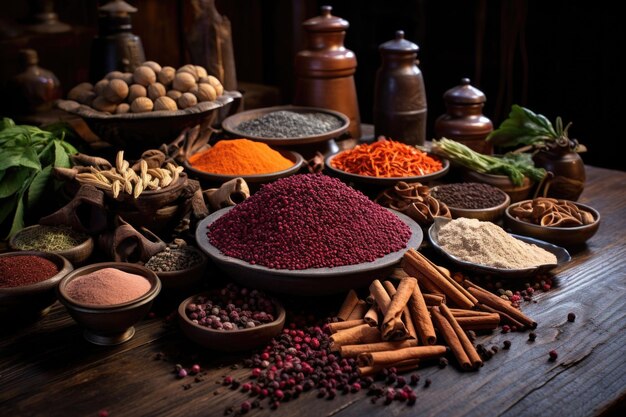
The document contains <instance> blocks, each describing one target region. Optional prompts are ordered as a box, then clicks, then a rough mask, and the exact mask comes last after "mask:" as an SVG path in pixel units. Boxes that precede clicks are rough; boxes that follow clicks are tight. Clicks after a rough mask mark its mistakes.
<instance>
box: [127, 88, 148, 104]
mask: <svg viewBox="0 0 626 417" xmlns="http://www.w3.org/2000/svg"><path fill="white" fill-rule="evenodd" d="M147 96H148V90H147V89H146V87H144V86H143V85H141V84H133V85H131V86H130V88H129V89H128V102H129V103H132V102H133V101H135V99H136V98H138V97H147Z"/></svg>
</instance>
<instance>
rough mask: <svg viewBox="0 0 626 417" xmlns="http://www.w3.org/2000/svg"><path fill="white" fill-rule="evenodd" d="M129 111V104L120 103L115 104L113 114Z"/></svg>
mask: <svg viewBox="0 0 626 417" xmlns="http://www.w3.org/2000/svg"><path fill="white" fill-rule="evenodd" d="M129 111H130V104H128V103H120V104H118V105H117V109H115V114H126V113H128V112H129Z"/></svg>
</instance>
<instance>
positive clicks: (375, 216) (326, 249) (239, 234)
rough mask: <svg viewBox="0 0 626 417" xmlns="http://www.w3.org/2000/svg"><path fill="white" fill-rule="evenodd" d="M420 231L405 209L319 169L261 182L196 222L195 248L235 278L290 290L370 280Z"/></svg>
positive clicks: (327, 289) (306, 291)
mask: <svg viewBox="0 0 626 417" xmlns="http://www.w3.org/2000/svg"><path fill="white" fill-rule="evenodd" d="M422 238H423V232H422V229H421V227H420V226H419V225H418V224H417V223H416V222H415V221H414V220H412V219H411V218H409V217H408V216H405V215H403V214H401V213H397V212H392V211H391V210H388V209H385V208H383V207H381V206H379V205H378V204H376V203H374V202H372V201H371V200H370V199H368V198H367V197H366V196H365V195H364V194H363V193H361V192H359V191H356V190H354V189H353V188H351V187H348V186H347V185H346V184H344V183H342V182H341V181H340V180H338V179H336V178H331V177H328V176H326V175H321V174H302V175H294V176H291V177H287V178H282V179H280V180H277V181H275V182H273V183H270V184H266V185H264V186H263V187H262V188H261V190H259V191H258V192H257V193H255V194H253V195H252V196H250V197H249V198H248V199H246V200H245V201H244V202H242V203H240V204H238V205H237V206H235V207H228V208H225V209H221V210H218V211H216V212H215V213H212V214H210V215H209V216H208V217H206V218H205V219H204V220H202V221H201V222H200V223H199V224H198V226H197V229H196V242H197V243H198V246H199V247H200V249H202V250H203V251H204V252H205V253H206V254H207V255H209V257H210V258H211V259H212V260H213V261H214V262H215V263H216V265H217V266H218V267H220V268H221V269H222V270H223V271H225V272H226V273H227V274H228V275H229V277H230V278H231V279H232V280H233V281H236V282H238V283H240V284H242V285H246V286H249V287H252V288H260V289H266V290H270V291H275V292H282V293H289V294H296V295H321V294H331V293H339V292H343V291H347V290H349V289H351V288H358V287H363V286H366V285H369V283H370V282H371V281H372V280H373V279H375V278H376V277H380V276H382V275H384V274H386V273H387V272H391V270H393V268H394V267H395V266H396V265H397V264H398V262H399V261H400V259H401V258H402V256H403V255H404V253H405V252H406V250H408V249H409V248H418V247H419V246H420V244H421V242H422Z"/></svg>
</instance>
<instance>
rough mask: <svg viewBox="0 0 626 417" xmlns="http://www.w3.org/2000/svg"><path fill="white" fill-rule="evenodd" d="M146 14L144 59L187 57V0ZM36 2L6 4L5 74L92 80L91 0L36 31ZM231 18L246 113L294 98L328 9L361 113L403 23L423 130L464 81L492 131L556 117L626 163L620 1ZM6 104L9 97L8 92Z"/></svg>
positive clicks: (353, 9) (280, 8)
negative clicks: (384, 46) (23, 68)
mask: <svg viewBox="0 0 626 417" xmlns="http://www.w3.org/2000/svg"><path fill="white" fill-rule="evenodd" d="M128 2H129V3H131V4H133V5H135V6H136V7H137V8H138V9H139V11H138V12H137V13H136V14H134V15H133V32H134V33H135V34H137V35H139V36H140V37H141V39H142V42H143V45H144V49H145V52H146V56H147V58H148V59H151V60H154V61H157V62H159V63H161V64H162V65H172V66H180V65H183V64H185V63H188V62H189V54H188V53H187V51H186V49H185V45H186V43H185V40H186V34H188V32H189V30H190V29H191V27H192V25H193V18H192V11H191V0H159V1H154V0H152V1H150V0H129V1H128ZM35 3H37V2H36V1H31V2H10V3H8V2H5V4H3V10H2V12H1V14H0V25H1V26H0V27H1V31H0V80H2V82H4V81H6V80H7V79H9V78H10V77H11V76H13V75H15V74H16V73H18V72H19V68H18V65H17V51H18V50H19V49H20V48H23V47H32V48H34V49H36V50H37V51H38V52H39V54H40V65H41V66H42V67H44V68H48V69H50V70H52V71H53V72H54V73H55V74H56V75H57V76H58V77H59V79H60V80H61V83H62V86H63V88H64V92H65V93H67V91H68V90H69V88H71V87H72V86H73V85H75V84H76V83H78V82H81V81H85V80H87V77H88V70H89V68H88V63H89V50H90V43H91V39H92V38H93V36H94V35H95V34H96V32H97V5H98V4H99V3H100V4H102V3H104V2H102V1H100V2H98V1H96V0H83V1H81V0H62V1H61V0H57V1H56V2H55V11H56V12H57V13H58V14H59V17H60V19H61V20H62V21H64V22H66V23H69V24H71V25H72V28H73V29H72V31H71V32H68V33H64V34H56V35H33V34H30V33H28V32H27V31H25V30H24V24H25V23H27V20H28V17H29V15H30V14H31V13H32V10H34V4H35ZM216 4H217V9H218V10H219V11H220V13H221V14H223V15H225V16H227V17H228V18H229V19H230V21H231V24H232V32H233V34H232V38H233V46H234V51H235V62H236V69H237V78H238V80H239V81H240V83H239V89H240V90H241V91H243V92H244V97H247V99H246V101H245V104H246V105H247V106H248V107H249V108H250V107H254V106H265V105H273V104H286V103H290V102H291V98H292V93H293V87H294V77H293V59H294V56H295V54H296V53H297V52H298V51H299V50H301V49H303V48H304V43H303V40H304V39H303V36H302V35H303V34H302V29H301V26H300V25H301V23H302V21H304V20H306V19H307V18H310V17H314V16H316V15H318V14H319V10H320V6H322V5H325V4H328V5H331V6H333V14H334V15H336V16H340V17H342V18H344V19H346V20H347V21H348V22H349V23H350V28H349V29H348V32H347V34H346V41H345V46H346V47H347V48H348V49H351V50H352V51H354V52H355V54H356V56H357V59H358V68H357V72H356V75H355V82H356V86H357V94H358V98H359V105H360V112H361V119H362V121H363V122H366V123H371V122H372V98H373V86H374V80H375V77H376V70H377V69H378V66H379V65H380V60H379V54H378V46H379V45H380V44H381V43H383V42H386V41H388V40H391V39H392V38H393V36H394V32H395V31H396V30H400V29H401V30H404V31H405V37H406V38H407V39H408V40H411V41H413V42H415V43H416V44H418V45H419V47H420V51H419V54H418V58H419V60H420V69H421V70H422V73H423V76H424V81H425V85H426V93H427V99H428V137H430V138H432V135H433V125H434V120H435V119H436V118H437V117H438V116H439V115H441V114H443V113H444V112H445V108H444V105H443V99H442V95H443V93H444V92H445V91H446V90H447V89H449V88H452V87H454V86H456V85H457V84H458V83H459V81H460V79H461V78H463V77H469V78H470V79H471V82H472V84H473V85H474V86H476V87H477V88H480V89H481V90H482V91H483V92H484V93H485V94H486V96H487V103H486V105H485V108H484V114H485V115H486V116H487V117H489V118H491V119H492V121H493V122H494V124H495V125H496V126H498V125H499V124H500V122H502V120H503V119H504V118H506V116H507V114H508V112H509V110H510V108H511V105H512V104H520V105H523V106H525V107H527V108H529V109H531V110H533V111H535V112H537V113H541V114H543V115H545V116H546V117H548V118H549V119H550V120H551V121H552V122H554V120H555V118H556V117H557V116H561V117H562V118H563V121H564V122H566V123H567V122H570V121H571V122H573V125H572V127H571V129H570V136H571V137H573V138H577V139H578V140H579V141H580V142H581V143H583V144H585V145H586V146H587V148H588V149H589V151H588V152H587V153H585V154H583V155H582V157H583V160H584V161H585V162H586V163H588V164H591V165H596V166H603V167H607V168H614V169H621V170H625V169H626V164H624V162H623V158H622V157H621V155H620V152H618V151H617V148H618V147H622V144H621V143H620V142H621V141H623V139H622V130H623V128H622V123H621V122H622V119H621V117H620V114H622V113H623V111H622V107H623V103H622V102H623V101H624V99H625V97H626V94H625V88H624V84H625V83H624V80H623V76H622V77H620V75H621V74H619V72H620V69H621V68H622V67H621V66H620V65H618V61H619V60H620V58H622V57H621V55H622V54H623V53H624V52H625V51H626V48H625V45H626V43H625V40H626V39H625V31H626V29H625V27H626V26H625V25H624V24H623V18H622V17H621V15H620V13H618V5H617V4H618V3H616V2H610V1H608V0H607V1H605V0H599V1H594V2H587V1H579V0H574V1H567V0H560V1H549V2H545V1H539V0H529V1H523V0H504V1H487V0H471V1H450V0H438V1H435V0H385V1H359V0H341V1H313V0H300V1H299V0H217V1H216ZM2 103H3V105H4V107H5V109H6V107H7V105H10V97H4V98H3V100H2Z"/></svg>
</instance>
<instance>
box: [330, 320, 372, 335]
mask: <svg viewBox="0 0 626 417" xmlns="http://www.w3.org/2000/svg"><path fill="white" fill-rule="evenodd" d="M363 323H365V320H363V319H360V320H349V321H338V322H335V323H328V329H329V330H330V333H337V332H338V331H339V330H345V329H349V328H351V327H356V326H360V325H361V324H363Z"/></svg>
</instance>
